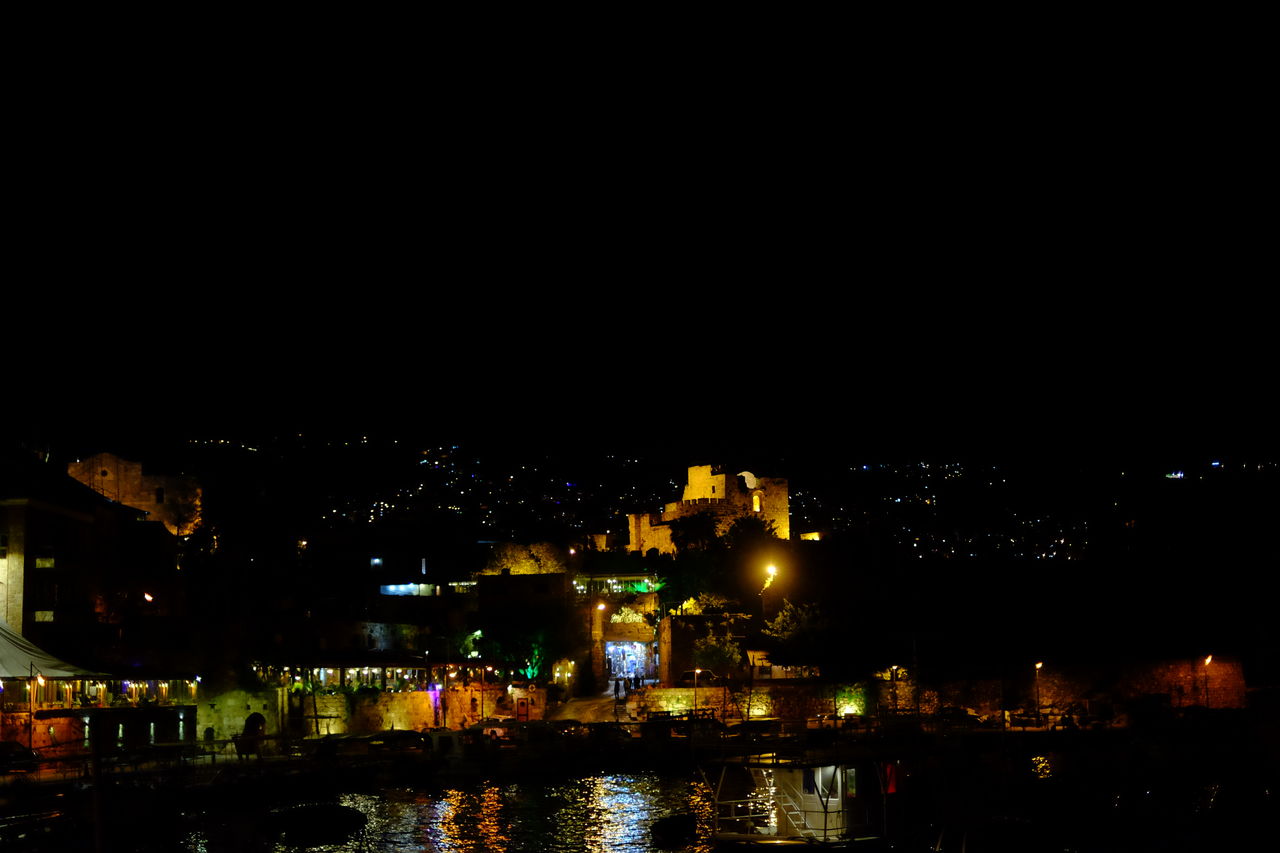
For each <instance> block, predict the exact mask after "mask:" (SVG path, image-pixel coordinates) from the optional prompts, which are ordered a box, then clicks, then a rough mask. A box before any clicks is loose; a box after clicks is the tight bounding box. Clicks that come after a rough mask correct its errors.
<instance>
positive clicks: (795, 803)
mask: <svg viewBox="0 0 1280 853" xmlns="http://www.w3.org/2000/svg"><path fill="white" fill-rule="evenodd" d="M703 772H704V776H705V777H706V781H707V784H708V785H710V786H711V788H712V790H713V791H714V795H715V809H716V812H715V840H716V844H717V845H718V846H719V847H722V848H729V849H753V848H769V849H771V848H775V847H806V848H808V849H814V848H818V849H863V848H867V849H871V848H875V847H878V846H880V845H881V844H883V841H884V839H883V838H882V835H881V830H882V828H883V826H882V825H883V812H882V809H881V804H882V802H883V790H884V787H883V780H882V779H880V778H878V774H877V770H876V768H875V765H874V764H873V763H870V762H866V763H863V762H859V763H858V764H822V763H817V762H814V761H803V760H787V759H783V758H780V757H779V756H777V755H775V754H764V755H748V756H743V757H741V758H738V759H732V760H728V761H723V762H719V763H717V764H715V765H714V766H712V767H710V768H704V771H703Z"/></svg>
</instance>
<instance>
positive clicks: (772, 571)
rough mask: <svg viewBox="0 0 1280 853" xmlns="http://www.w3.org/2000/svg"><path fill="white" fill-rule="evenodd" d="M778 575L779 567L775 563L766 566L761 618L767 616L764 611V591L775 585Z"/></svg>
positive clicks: (761, 588) (761, 596) (761, 594)
mask: <svg viewBox="0 0 1280 853" xmlns="http://www.w3.org/2000/svg"><path fill="white" fill-rule="evenodd" d="M777 576H778V567H777V566H775V565H774V564H773V563H770V564H769V565H767V566H765V567H764V586H762V587H760V618H761V619H763V618H765V612H764V591H765V590H766V589H768V588H769V587H770V586H772V585H773V579H774V578H776V577H777Z"/></svg>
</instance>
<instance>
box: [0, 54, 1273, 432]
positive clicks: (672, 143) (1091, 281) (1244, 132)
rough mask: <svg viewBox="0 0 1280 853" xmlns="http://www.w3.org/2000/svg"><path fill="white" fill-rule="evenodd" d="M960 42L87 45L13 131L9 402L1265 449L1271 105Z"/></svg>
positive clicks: (65, 422) (431, 422) (264, 416)
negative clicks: (804, 64) (470, 74)
mask: <svg viewBox="0 0 1280 853" xmlns="http://www.w3.org/2000/svg"><path fill="white" fill-rule="evenodd" d="M321 65H323V64H317V66H316V68H315V69H314V73H317V74H321V73H325V72H322V71H321V70H320V67H321ZM974 65H975V67H974V68H972V69H971V70H972V71H973V72H974V73H975V74H976V75H977V76H978V79H979V80H980V81H981V84H980V85H974V86H966V85H963V84H961V83H960V82H958V81H955V80H952V79H950V78H951V75H950V73H948V74H947V75H935V74H931V73H926V72H924V71H922V72H921V75H922V76H920V77H914V76H910V75H906V74H904V73H903V72H904V69H902V68H899V67H897V66H892V65H890V66H884V67H882V68H878V69H877V72H878V73H877V74H874V75H870V74H869V75H865V77H864V76H863V75H853V77H854V78H857V79H858V81H859V82H857V83H856V84H854V83H850V86H851V87H852V88H850V89H848V90H845V88H844V87H843V86H842V85H840V84H838V83H837V82H836V81H840V80H845V79H846V78H849V76H850V75H849V74H848V69H843V70H842V73H840V74H835V75H827V74H818V75H814V76H815V77H817V78H818V79H822V80H829V81H831V83H832V84H833V85H834V91H833V90H832V89H828V88H826V87H815V86H810V85H809V83H810V82H812V81H811V80H806V85H804V86H787V85H784V84H783V83H782V82H781V81H780V80H777V79H773V76H772V74H771V73H769V74H763V75H762V76H761V77H760V78H759V79H753V80H748V79H746V78H743V79H738V80H730V79H725V78H723V77H722V76H721V74H720V73H719V69H717V70H716V72H715V73H712V74H711V75H710V76H709V77H707V76H705V75H694V76H693V77H690V76H688V75H686V74H684V73H681V72H673V73H672V76H671V77H670V78H669V79H667V78H656V77H654V76H653V75H651V74H649V73H648V72H647V71H646V72H645V73H628V74H625V75H621V76H619V77H617V78H616V79H600V80H594V81H589V82H583V81H582V78H583V76H584V75H583V74H581V73H580V69H563V70H564V71H565V72H567V76H566V77H565V78H563V79H560V81H559V82H560V83H561V84H562V85H559V86H555V87H551V88H549V89H542V88H538V87H536V86H534V87H533V88H529V87H528V86H529V85H532V84H528V83H527V82H525V81H522V80H521V79H512V78H510V77H509V76H507V75H505V74H500V75H499V76H498V77H497V78H494V79H489V78H484V79H481V78H479V77H477V78H476V79H474V80H468V81H466V82H465V85H464V83H463V82H462V81H458V80H450V81H448V82H447V83H437V84H433V85H430V86H427V87H426V88H427V90H428V91H425V92H415V93H414V98H413V99H411V100H404V99H403V98H402V96H403V94H404V93H402V92H397V91H396V90H395V87H383V86H381V85H379V86H369V87H362V86H358V85H355V84H354V83H352V82H351V81H350V80H347V79H346V77H345V74H346V72H345V71H344V72H335V76H334V77H333V78H332V79H321V78H319V77H317V78H316V79H313V80H306V81H303V80H296V79H294V78H293V76H292V74H287V75H285V78H284V81H282V80H281V79H280V76H279V74H277V73H273V72H278V71H279V69H276V68H268V69H264V70H263V73H261V74H256V73H252V72H251V71H249V70H247V69H246V70H245V71H244V72H243V74H244V76H243V77H240V76H236V75H234V74H233V75H230V76H228V75H226V74H224V73H223V71H224V70H225V69H223V68H222V67H221V65H219V64H217V63H214V64H211V65H210V66H209V68H207V69H200V70H199V71H198V73H194V74H192V75H191V76H190V77H189V78H183V79H181V80H178V79H176V78H175V80H174V81H170V82H165V81H155V82H153V83H149V84H148V85H129V86H117V85H113V84H112V83H111V82H110V75H109V74H102V76H101V77H100V74H101V72H100V71H99V70H98V69H95V72H94V74H91V75H80V76H76V77H75V79H74V83H75V85H74V86H71V85H68V86H66V87H65V91H61V92H59V93H58V94H59V95H60V97H45V98H41V99H39V102H40V103H42V104H57V105H58V106H57V109H56V110H52V109H44V108H41V109H42V110H43V112H42V114H41V120H40V121H27V122H24V123H23V126H24V127H25V128H27V129H28V130H26V131H24V133H25V134H26V135H25V136H24V137H23V138H22V139H21V140H19V141H20V142H22V143H23V149H24V150H23V154H22V157H21V158H20V159H21V162H22V163H23V165H24V169H23V173H22V175H23V177H22V180H20V181H18V185H17V186H15V187H14V190H15V192H14V193H13V194H14V196H15V199H16V200H15V202H14V209H15V210H19V211H21V215H20V216H17V217H16V219H15V225H14V227H13V230H12V232H11V233H10V234H9V242H10V244H11V245H12V246H13V247H14V249H13V256H12V257H11V262H10V266H11V268H12V269H14V270H15V271H16V275H15V277H14V279H13V280H12V281H10V282H9V283H7V286H6V301H5V304H4V306H3V314H2V315H0V317H2V319H3V324H4V343H5V352H6V364H7V376H8V377H9V381H8V383H7V386H6V389H5V391H6V393H5V401H6V402H5V415H4V417H3V419H2V421H3V427H2V428H3V429H6V430H17V431H19V432H30V431H31V430H32V429H36V430H40V431H47V430H57V431H64V430H71V431H83V432H96V431H100V430H124V431H127V432H130V433H138V432H147V431H157V432H160V433H170V432H175V431H176V432H179V433H188V432H191V431H196V432H203V431H221V430H229V429H231V430H238V431H244V430H250V429H267V430H283V429H303V430H308V429H310V430H315V429H324V430H333V431H348V430H350V431H374V430H379V431H384V432H395V433H398V434H404V433H414V434H430V435H434V436H440V437H449V436H456V435H459V434H461V435H463V436H467V435H479V434H483V435H486V436H491V437H494V438H496V439H499V440H502V441H507V442H523V443H529V444H533V445H541V444H543V443H546V442H562V443H568V444H570V445H574V446H581V445H594V444H611V443H613V442H615V441H620V442H622V443H624V444H634V443H638V442H643V443H647V444H655V445H658V446H665V445H675V444H682V443H685V442H693V443H695V444H699V445H702V444H706V445H715V444H716V443H724V442H730V441H732V442H737V443H739V444H740V445H741V446H744V447H751V446H755V445H758V444H766V445H770V446H774V447H781V448H791V447H803V448H854V449H859V448H868V449H871V450H873V451H874V449H875V448H885V450H886V451H888V452H902V453H917V452H920V451H926V452H938V453H958V452H966V451H971V450H984V451H985V450H991V451H997V452H1000V453H1035V454H1041V453H1044V454H1058V453H1073V454H1089V453H1094V452H1108V453H1123V452H1130V451H1131V450H1135V449H1136V450H1143V451H1158V450H1160V449H1162V448H1166V447H1167V448H1171V449H1177V448H1183V447H1188V446H1194V447H1196V448H1199V449H1203V450H1204V452H1208V453H1213V452H1221V449H1223V448H1227V447H1231V448H1237V447H1245V446H1248V447H1255V448H1256V447H1258V446H1266V445H1267V444H1268V443H1274V441H1275V439H1274V435H1275V434H1276V433H1277V432H1280V430H1276V429H1274V424H1273V422H1272V419H1271V417H1270V415H1269V414H1268V413H1266V412H1265V411H1264V409H1265V408H1267V407H1268V406H1269V404H1270V398H1271V397H1272V396H1273V391H1274V389H1273V386H1274V384H1275V383H1274V372H1275V371H1274V362H1275V359H1274V353H1273V352H1272V347H1271V346H1270V341H1271V339H1272V337H1273V335H1274V328H1273V326H1274V318H1273V316H1272V314H1271V313H1269V312H1267V311H1266V310H1265V309H1264V307H1263V306H1262V305H1261V303H1260V297H1259V296H1258V293H1259V292H1260V291H1259V287H1260V286H1261V285H1260V282H1263V283H1265V282H1269V281H1270V280H1271V279H1272V278H1274V276H1273V275H1267V274H1266V271H1267V270H1269V269H1270V268H1271V267H1272V266H1273V264H1272V262H1271V260H1270V254H1271V253H1270V250H1269V246H1270V242H1271V240H1272V238H1271V235H1270V234H1269V233H1268V232H1266V231H1265V229H1264V227H1263V226H1262V225H1261V224H1260V223H1261V221H1262V220H1261V219H1260V218H1259V216H1258V214H1257V207H1258V201H1257V199H1258V197H1259V196H1258V191H1257V189H1256V180H1255V178H1256V175H1255V174H1254V172H1253V171H1252V169H1253V165H1252V164H1256V163H1257V162H1260V161H1261V160H1260V157H1261V155H1262V154H1263V149H1262V146H1260V145H1259V144H1258V142H1257V141H1255V140H1257V139H1260V138H1264V137H1260V136H1259V135H1258V134H1256V133H1255V132H1254V130H1255V128H1252V127H1251V126H1250V123H1251V119H1249V118H1248V116H1250V115H1254V114H1256V110H1253V109H1249V110H1240V111H1239V112H1238V113H1237V112H1235V111H1233V110H1232V103H1231V98H1232V97H1236V96H1232V95H1229V94H1228V93H1229V92H1236V91H1237V89H1236V88H1235V87H1234V86H1232V87H1220V88H1219V87H1210V86H1208V84H1207V83H1205V82H1204V81H1202V80H1200V79H1199V78H1195V77H1193V78H1192V79H1190V80H1188V81H1184V82H1187V83H1188V85H1179V83H1178V81H1176V80H1174V79H1172V78H1171V79H1170V80H1168V81H1166V84H1165V85H1162V86H1155V85H1151V86H1147V87H1146V88H1144V89H1143V91H1142V97H1141V99H1140V100H1141V102H1142V104H1143V105H1144V106H1143V109H1142V110H1135V109H1133V104H1132V102H1131V98H1130V94H1131V93H1129V92H1128V91H1127V90H1124V89H1123V87H1121V86H1118V85H1116V81H1115V79H1114V78H1113V77H1111V76H1109V75H1101V76H1100V77H1099V78H1098V79H1096V80H1095V79H1083V78H1080V77H1078V76H1073V74H1065V75H1064V73H1062V71H1061V69H1057V70H1051V73H1049V74H1047V75H1046V76H1045V77H1044V79H1037V80H1035V81H1034V82H1033V81H1031V80H1030V79H1028V80H1027V81H1022V80H1020V79H1017V78H1019V75H1017V74H1010V73H1008V69H1006V68H1005V67H1003V66H1002V65H999V64H998V63H997V64H995V65H992V66H991V67H986V66H982V67H977V66H981V65H982V64H981V63H976V62H975V63H974ZM214 68H217V69H218V70H217V71H216V72H215V71H212V70H210V69H214ZM889 69H893V71H892V73H890V72H889ZM473 70H475V69H473ZM702 70H703V71H705V70H706V69H702ZM633 72H634V69H633ZM742 73H744V74H745V73H747V72H746V71H745V70H744V71H743V72H742ZM1169 73H1172V72H1169ZM988 75H989V76H988ZM156 76H157V75H154V74H153V73H150V71H149V70H148V71H147V74H146V78H147V79H150V78H154V77H156ZM388 76H389V77H396V76H397V75H388ZM521 76H522V75H521ZM586 76H589V75H586ZM413 79H415V80H416V79H417V76H416V75H415V76H414V78H413ZM693 79H700V80H704V82H711V81H714V83H715V85H714V86H713V87H712V88H706V87H704V86H695V85H691V83H690V81H691V80H693ZM1144 79H1145V78H1144ZM273 81H274V84H276V85H273ZM68 82H70V81H68ZM281 82H287V84H288V85H287V86H286V88H284V89H281V88H279V84H280V83H281ZM1099 84H1101V85H1099ZM1190 84H1194V85H1190ZM49 85H50V86H52V87H54V88H57V83H56V81H51V82H50V84H49ZM1077 90H1080V91H1077ZM1089 91H1092V95H1091V96H1089V97H1086V96H1085V95H1084V94H1083V93H1084V92H1089ZM179 95H180V96H179ZM833 96H835V97H833ZM1238 97H1243V96H1238ZM409 103H412V104H419V103H423V104H427V103H429V104H431V105H432V106H431V107H430V109H427V108H425V107H424V108H423V109H422V110H418V109H411V108H407V107H406V104H409ZM709 104H714V105H715V108H714V109H709V108H708V105H709ZM1265 153H1266V155H1267V156H1270V152H1269V151H1267V152H1265Z"/></svg>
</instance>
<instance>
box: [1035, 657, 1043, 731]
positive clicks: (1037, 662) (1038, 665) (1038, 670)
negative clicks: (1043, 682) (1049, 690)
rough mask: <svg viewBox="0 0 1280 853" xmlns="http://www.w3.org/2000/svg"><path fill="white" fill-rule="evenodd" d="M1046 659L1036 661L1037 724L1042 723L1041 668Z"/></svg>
mask: <svg viewBox="0 0 1280 853" xmlns="http://www.w3.org/2000/svg"><path fill="white" fill-rule="evenodd" d="M1043 666H1044V661H1036V725H1037V726H1038V725H1040V669H1041V667H1043Z"/></svg>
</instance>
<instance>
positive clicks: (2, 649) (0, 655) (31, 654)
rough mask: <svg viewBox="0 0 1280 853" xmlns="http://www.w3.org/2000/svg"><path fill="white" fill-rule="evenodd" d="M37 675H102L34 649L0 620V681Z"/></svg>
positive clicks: (62, 676) (46, 676) (52, 676)
mask: <svg viewBox="0 0 1280 853" xmlns="http://www.w3.org/2000/svg"><path fill="white" fill-rule="evenodd" d="M33 673H39V674H40V675H43V676H44V677H45V678H90V677H94V676H101V675H102V673H99V672H90V671H89V670H87V669H81V668H80V667H78V666H72V665H71V664H69V663H66V662H64V661H60V660H58V659H57V658H55V657H54V656H53V655H51V654H49V653H48V652H46V651H44V650H43V649H39V648H36V647H35V646H33V645H32V644H31V643H30V642H28V641H27V639H26V638H25V637H23V636H22V635H21V634H15V633H14V632H13V630H12V629H10V628H9V625H8V623H7V622H4V621H3V620H0V678H30V677H31V676H32V674H33Z"/></svg>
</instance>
